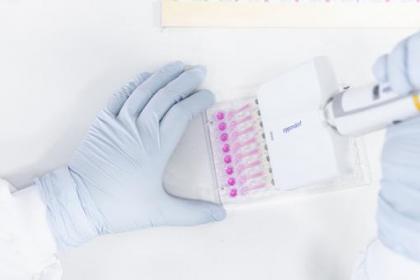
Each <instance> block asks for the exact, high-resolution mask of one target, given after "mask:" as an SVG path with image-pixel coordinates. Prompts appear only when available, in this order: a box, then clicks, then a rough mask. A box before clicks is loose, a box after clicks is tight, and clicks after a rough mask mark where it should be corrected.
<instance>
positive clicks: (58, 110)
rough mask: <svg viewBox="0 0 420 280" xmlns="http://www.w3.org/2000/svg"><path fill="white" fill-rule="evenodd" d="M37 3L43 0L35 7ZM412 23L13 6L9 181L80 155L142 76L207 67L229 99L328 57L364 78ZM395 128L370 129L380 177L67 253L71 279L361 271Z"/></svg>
mask: <svg viewBox="0 0 420 280" xmlns="http://www.w3.org/2000/svg"><path fill="white" fill-rule="evenodd" d="M35 2H36V3H35ZM414 31H415V30H408V29H393V30H390V29H377V30H374V29H258V28H256V29H195V28H191V29H165V30H162V29H161V28H160V27H159V3H158V2H157V1H145V0H132V1H126V0H124V1H98V0H96V1H95V0H94V1H82V0H74V1H66V2H62V1H53V0H43V1H28V0H20V1H12V0H9V1H7V0H6V1H2V2H0V62H1V63H0V77H1V79H0V81H1V82H0V176H1V177H5V178H6V179H9V180H11V181H12V182H13V183H15V184H17V185H19V186H23V185H25V184H27V183H28V182H30V180H31V178H32V177H33V176H36V175H40V174H42V173H43V172H45V171H47V170H49V169H51V168H54V167H56V166H59V165H60V164H63V163H65V162H66V161H67V159H68V158H69V156H70V155H71V152H72V151H73V150H74V149H75V147H76V146H77V144H78V142H79V141H80V139H81V138H82V137H83V135H84V133H85V131H86V129H87V127H88V125H89V124H90V122H91V121H92V119H93V118H94V116H95V114H96V112H97V111H98V110H99V109H100V108H101V107H102V106H103V105H104V104H105V102H106V100H107V98H108V97H109V96H110V95H111V94H112V93H113V92H114V91H115V90H117V89H118V88H119V86H120V85H122V84H124V83H125V81H127V80H128V79H130V77H132V76H133V75H134V74H135V73H136V72H138V71H153V70H154V69H156V68H157V67H159V66H160V65H161V64H163V63H166V62H168V61H172V60H183V61H185V62H187V63H191V64H204V65H206V66H207V68H208V79H207V80H206V83H205V86H206V87H208V88H210V89H212V90H213V91H214V92H215V94H216V96H217V98H218V99H219V100H222V99H231V98H235V97H238V96H241V95H243V94H248V93H249V91H250V89H253V88H255V87H256V86H257V85H258V84H260V83H262V82H264V81H266V80H268V79H270V78H271V77H273V76H275V75H276V74H278V73H279V72H280V71H283V70H285V69H287V68H288V67H290V66H293V65H295V64H297V63H300V62H302V61H305V60H307V59H309V58H311V57H313V56H317V55H327V56H328V57H329V58H330V59H331V61H332V64H333V66H334V68H335V69H336V73H337V76H338V77H340V79H341V80H342V81H343V82H345V83H349V84H352V85H359V84H363V83H366V82H368V81H371V80H372V76H371V74H370V67H371V65H372V63H373V61H374V59H375V58H376V57H377V56H378V55H380V54H381V53H383V52H385V51H388V50H389V49H390V48H391V47H392V46H393V45H394V44H395V43H396V42H397V41H398V40H400V39H401V38H403V37H404V36H406V35H408V34H409V33H412V32H414ZM382 136H383V135H382V133H376V134H372V135H370V136H368V137H366V143H367V145H366V146H367V150H368V155H369V158H370V162H371V166H372V172H373V183H372V186H371V187H366V188H359V189H354V190H348V191H343V192H336V193H331V194H326V195H318V196H312V197H308V198H304V199H294V200H289V201H282V202H270V203H267V204H264V203H259V204H257V205H252V206H244V207H241V208H239V209H229V211H228V217H227V219H226V220H225V221H223V222H220V223H217V224H210V225H204V226H199V227H194V228H158V229H150V230H144V231H139V232H134V233H128V234H121V235H116V236H108V237H104V238H102V239H100V240H97V241H95V242H92V243H90V244H87V245H86V246H84V247H82V248H79V249H77V250H74V251H71V252H67V253H66V254H63V255H62V256H61V258H62V260H63V265H64V270H65V272H64V279H65V280H68V279H79V280H82V279H102V280H105V279H127V280H128V279H183V280H186V279H212V280H213V279H243V280H245V279H288V280H316V279H322V280H326V279H334V280H340V279H343V280H344V279H348V278H349V275H350V272H351V268H352V263H353V260H354V258H355V256H356V254H357V252H358V250H360V249H361V248H363V246H364V244H365V242H366V241H367V240H368V239H369V238H370V237H371V236H372V235H373V234H374V224H373V222H374V211H375V201H376V190H377V186H378V183H377V182H378V178H379V155H380V149H381V146H382Z"/></svg>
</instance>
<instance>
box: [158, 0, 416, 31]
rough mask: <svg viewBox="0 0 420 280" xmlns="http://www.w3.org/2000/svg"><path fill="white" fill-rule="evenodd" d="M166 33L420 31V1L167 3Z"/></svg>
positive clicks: (163, 15) (207, 0) (199, 0)
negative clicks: (211, 30) (215, 30)
mask: <svg viewBox="0 0 420 280" xmlns="http://www.w3.org/2000/svg"><path fill="white" fill-rule="evenodd" d="M161 25H162V26H163V27H304V28H312V27H313V28H320V27H340V28H346V27H348V28H354V27H356V28H357V27H400V28H403V27H410V28H414V27H420V0H237V1H234V0H230V1H229V0H162V5H161Z"/></svg>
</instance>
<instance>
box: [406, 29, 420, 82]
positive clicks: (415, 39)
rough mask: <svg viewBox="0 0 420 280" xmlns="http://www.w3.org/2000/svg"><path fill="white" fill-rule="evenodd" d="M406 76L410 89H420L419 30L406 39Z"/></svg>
mask: <svg viewBox="0 0 420 280" xmlns="http://www.w3.org/2000/svg"><path fill="white" fill-rule="evenodd" d="M406 51H407V57H406V66H407V69H406V71H407V76H408V80H409V81H410V84H411V85H412V87H413V88H412V90H419V89H420V64H419V63H420V32H418V33H416V34H414V35H413V36H411V37H409V38H408V39H407V46H406Z"/></svg>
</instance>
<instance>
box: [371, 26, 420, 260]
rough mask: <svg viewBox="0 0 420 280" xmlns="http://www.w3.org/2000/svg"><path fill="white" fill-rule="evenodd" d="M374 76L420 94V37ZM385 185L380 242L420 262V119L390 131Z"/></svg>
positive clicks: (399, 47)
mask: <svg viewBox="0 0 420 280" xmlns="http://www.w3.org/2000/svg"><path fill="white" fill-rule="evenodd" d="M374 73H375V76H376V77H377V79H378V81H379V82H382V83H384V82H388V83H390V85H391V87H392V89H393V90H394V91H395V92H397V93H400V94H408V93H409V92H411V91H413V90H420V33H417V34H414V35H413V36H411V37H409V38H407V39H405V40H403V41H402V42H401V43H399V44H398V45H397V46H396V47H395V48H394V50H393V51H392V52H391V53H390V54H388V55H384V56H382V57H380V58H379V59H378V61H377V62H376V64H375V66H374ZM381 183H382V187H381V191H380V194H379V205H378V213H377V219H378V227H379V228H378V230H379V238H380V240H381V241H382V242H383V243H384V244H385V245H386V246H387V247H389V248H390V249H392V250H394V251H396V252H398V253H400V254H402V255H405V256H407V257H409V258H411V259H414V260H416V261H420V118H415V119H412V120H408V121H405V122H403V123H401V124H398V125H396V126H393V127H391V128H389V129H388V131H387V135H386V140H385V145H384V149H383V154H382V182H381Z"/></svg>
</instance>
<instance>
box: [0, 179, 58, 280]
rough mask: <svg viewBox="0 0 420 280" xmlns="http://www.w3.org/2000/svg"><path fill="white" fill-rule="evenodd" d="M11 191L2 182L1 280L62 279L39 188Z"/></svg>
mask: <svg viewBox="0 0 420 280" xmlns="http://www.w3.org/2000/svg"><path fill="white" fill-rule="evenodd" d="M10 189H12V187H11V185H10V184H9V183H7V182H6V181H3V180H0V225H1V226H0V278H1V279H32V277H35V276H36V277H39V279H59V278H60V277H61V266H60V263H59V262H58V260H57V258H56V257H55V255H54V254H55V252H56V249H57V248H56V244H55V240H54V237H53V235H52V234H51V231H50V229H49V226H48V222H47V219H46V212H47V209H46V206H45V204H44V203H43V202H42V200H41V197H40V195H39V192H38V189H37V187H36V186H31V187H28V188H26V189H24V190H21V191H18V192H15V193H13V194H11V193H10Z"/></svg>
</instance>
